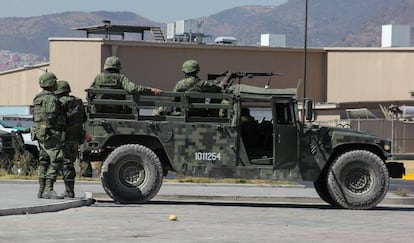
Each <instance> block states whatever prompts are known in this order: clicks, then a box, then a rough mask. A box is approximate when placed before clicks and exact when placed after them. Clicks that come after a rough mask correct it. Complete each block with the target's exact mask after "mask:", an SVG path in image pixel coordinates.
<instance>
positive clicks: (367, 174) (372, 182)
mask: <svg viewBox="0 0 414 243" xmlns="http://www.w3.org/2000/svg"><path fill="white" fill-rule="evenodd" d="M327 176H328V177H327V190H328V192H329V195H330V196H331V198H332V199H333V200H334V202H335V203H337V204H338V205H340V206H341V207H344V208H349V209H369V208H373V207H375V206H376V205H377V204H378V203H380V202H381V201H382V199H383V198H384V197H385V194H386V193H387V191H388V187H389V183H390V179H389V175H388V170H387V167H386V165H385V163H384V162H383V161H382V160H381V158H379V157H378V156H377V155H376V154H374V153H372V152H370V151H365V150H354V151H349V152H346V153H344V154H342V155H341V156H339V157H338V158H337V159H336V160H335V161H334V162H333V163H332V165H331V167H330V168H329V171H328V175H327Z"/></svg>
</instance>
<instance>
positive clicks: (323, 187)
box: [313, 172, 341, 208]
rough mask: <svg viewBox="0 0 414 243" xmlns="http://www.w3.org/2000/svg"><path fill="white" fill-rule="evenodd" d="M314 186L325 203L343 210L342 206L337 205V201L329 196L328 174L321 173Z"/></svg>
mask: <svg viewBox="0 0 414 243" xmlns="http://www.w3.org/2000/svg"><path fill="white" fill-rule="evenodd" d="M313 186H314V187H315V190H316V192H317V193H318V195H319V197H320V198H321V199H322V200H323V201H325V202H326V203H328V204H330V205H331V206H333V207H337V208H341V206H340V205H339V204H338V203H336V201H335V200H334V199H333V198H332V197H331V194H329V191H328V187H327V173H326V172H322V173H321V175H320V176H319V178H318V179H317V180H316V181H314V182H313Z"/></svg>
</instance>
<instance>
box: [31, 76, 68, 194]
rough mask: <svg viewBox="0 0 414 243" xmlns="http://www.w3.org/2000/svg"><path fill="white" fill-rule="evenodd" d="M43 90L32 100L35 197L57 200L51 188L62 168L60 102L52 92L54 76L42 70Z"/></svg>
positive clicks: (62, 117) (54, 87)
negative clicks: (36, 160) (36, 146)
mask: <svg viewBox="0 0 414 243" xmlns="http://www.w3.org/2000/svg"><path fill="white" fill-rule="evenodd" d="M39 84H40V87H42V88H43V91H42V92H40V93H39V94H37V95H36V97H35V98H34V100H33V121H34V126H33V128H32V129H31V135H32V139H33V140H37V141H38V142H39V146H40V151H39V166H38V172H39V193H38V197H39V198H42V197H43V198H48V199H61V198H63V196H62V195H59V194H57V193H56V192H55V191H54V190H53V184H54V183H55V181H56V177H57V176H58V173H59V172H60V170H61V169H62V165H63V161H64V157H63V151H62V147H61V146H62V140H63V136H64V135H63V133H62V130H63V127H64V122H65V120H64V115H63V113H62V110H61V106H60V102H59V100H58V98H57V97H56V95H55V94H54V93H53V91H54V90H55V89H56V76H55V75H54V74H53V73H44V74H42V75H41V76H40V78H39Z"/></svg>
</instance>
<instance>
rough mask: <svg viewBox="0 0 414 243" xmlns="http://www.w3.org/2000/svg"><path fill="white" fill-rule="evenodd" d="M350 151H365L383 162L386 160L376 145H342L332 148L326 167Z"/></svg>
mask: <svg viewBox="0 0 414 243" xmlns="http://www.w3.org/2000/svg"><path fill="white" fill-rule="evenodd" d="M351 150H367V151H370V152H372V153H374V154H376V155H377V156H378V157H380V158H381V159H382V160H383V161H385V160H386V159H387V157H386V156H385V155H384V153H383V152H382V150H381V148H379V147H378V146H377V145H374V144H366V143H350V144H342V145H339V146H337V147H335V148H334V150H333V152H332V153H331V156H330V157H329V160H328V163H327V165H325V167H326V166H329V165H330V164H331V163H332V162H333V161H334V160H335V159H336V158H338V156H340V155H341V154H343V153H346V152H348V151H351Z"/></svg>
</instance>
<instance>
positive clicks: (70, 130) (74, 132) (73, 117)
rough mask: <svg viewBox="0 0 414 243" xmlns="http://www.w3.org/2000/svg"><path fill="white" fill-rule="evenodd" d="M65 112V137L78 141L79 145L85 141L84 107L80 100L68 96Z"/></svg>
mask: <svg viewBox="0 0 414 243" xmlns="http://www.w3.org/2000/svg"><path fill="white" fill-rule="evenodd" d="M70 97H71V99H69V100H68V101H67V106H66V107H67V111H66V124H67V125H66V136H67V137H72V138H77V139H79V144H81V143H83V141H84V139H85V131H84V129H83V123H84V122H85V121H86V113H85V107H84V105H83V101H82V99H80V98H78V97H75V96H70Z"/></svg>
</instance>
